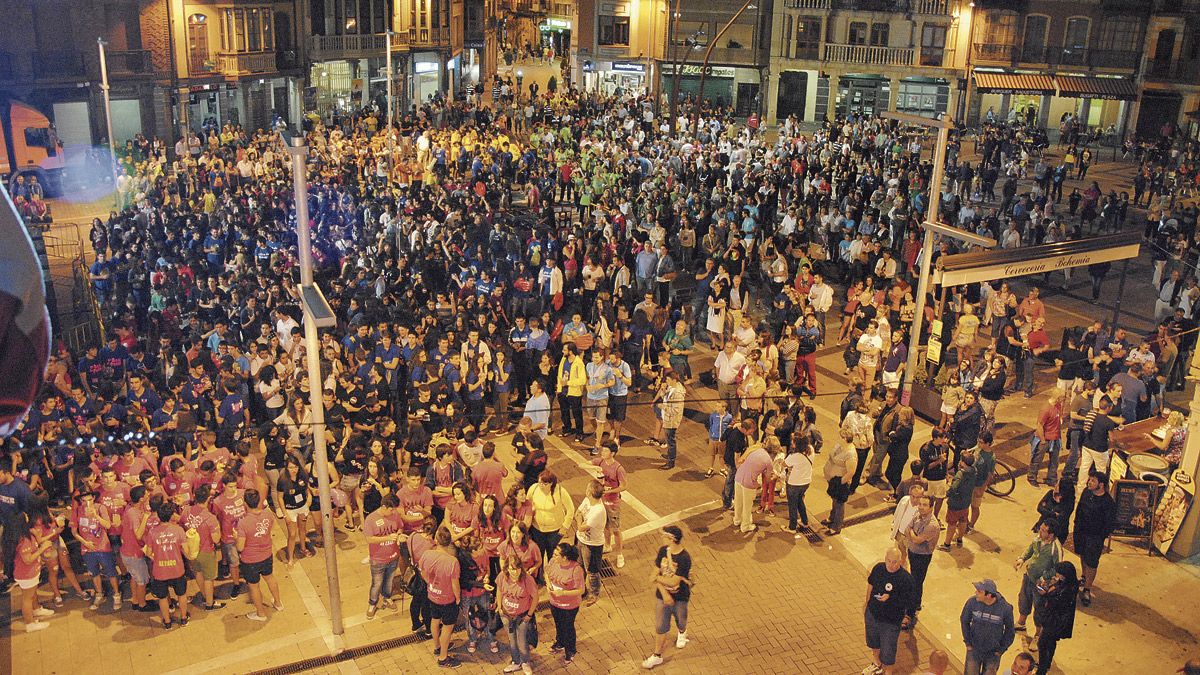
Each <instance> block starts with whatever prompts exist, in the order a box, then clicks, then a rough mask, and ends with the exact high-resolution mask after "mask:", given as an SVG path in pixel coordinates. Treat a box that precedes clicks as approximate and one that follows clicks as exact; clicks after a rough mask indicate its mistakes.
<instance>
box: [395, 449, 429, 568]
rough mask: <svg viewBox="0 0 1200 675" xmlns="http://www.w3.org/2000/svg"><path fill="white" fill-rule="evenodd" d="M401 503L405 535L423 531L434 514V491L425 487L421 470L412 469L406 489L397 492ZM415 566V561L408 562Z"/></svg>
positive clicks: (406, 482)
mask: <svg viewBox="0 0 1200 675" xmlns="http://www.w3.org/2000/svg"><path fill="white" fill-rule="evenodd" d="M396 498H397V499H398V500H399V501H400V508H399V511H398V513H399V514H400V520H401V522H402V524H403V527H404V533H405V534H412V533H414V532H416V531H418V530H420V529H421V524H422V523H424V522H425V519H426V518H428V517H429V514H430V513H432V512H433V491H432V490H430V489H429V487H428V486H427V485H425V481H424V477H423V476H422V475H421V470H420V469H418V468H416V467H412V468H410V469H409V470H408V475H407V476H405V477H404V487H402V488H400V489H399V490H397V491H396ZM408 562H409V564H415V561H412V560H410V561H408Z"/></svg>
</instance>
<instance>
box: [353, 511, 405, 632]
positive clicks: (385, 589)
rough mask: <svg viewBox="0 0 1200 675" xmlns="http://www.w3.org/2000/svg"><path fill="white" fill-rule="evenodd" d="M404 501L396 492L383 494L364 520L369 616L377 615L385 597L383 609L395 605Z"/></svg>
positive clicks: (402, 533)
mask: <svg viewBox="0 0 1200 675" xmlns="http://www.w3.org/2000/svg"><path fill="white" fill-rule="evenodd" d="M398 506H400V500H399V499H397V498H396V495H393V494H387V495H384V496H383V500H382V503H381V505H380V507H379V508H378V509H375V510H374V511H373V512H371V513H370V514H368V515H367V517H366V518H364V519H363V534H364V535H365V536H366V538H367V548H368V550H369V552H370V556H369V559H370V563H371V589H370V591H368V595H367V618H368V619H374V618H375V610H376V608H377V607H378V605H379V599H380V596H382V597H383V608H384V609H390V608H391V607H392V577H393V576H394V575H395V574H396V566H397V565H398V564H399V563H400V544H401V543H402V542H403V541H404V540H405V536H404V532H403V521H402V520H401V519H400V514H399V513H398V512H397V510H396V509H397V507H398Z"/></svg>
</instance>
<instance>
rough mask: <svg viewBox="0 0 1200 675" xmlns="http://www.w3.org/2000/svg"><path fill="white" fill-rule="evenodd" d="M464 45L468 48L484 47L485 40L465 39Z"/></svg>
mask: <svg viewBox="0 0 1200 675" xmlns="http://www.w3.org/2000/svg"><path fill="white" fill-rule="evenodd" d="M463 47H465V48H467V49H483V40H463Z"/></svg>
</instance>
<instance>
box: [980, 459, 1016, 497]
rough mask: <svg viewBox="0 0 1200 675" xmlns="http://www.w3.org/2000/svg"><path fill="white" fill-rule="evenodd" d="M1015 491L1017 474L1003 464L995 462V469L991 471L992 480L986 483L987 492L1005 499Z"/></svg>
mask: <svg viewBox="0 0 1200 675" xmlns="http://www.w3.org/2000/svg"><path fill="white" fill-rule="evenodd" d="M1015 489H1017V474H1016V472H1015V471H1013V469H1012V468H1011V467H1009V466H1008V465H1007V464H1005V463H1004V462H1001V461H1000V460H996V468H995V469H993V471H992V480H991V481H989V482H988V486H987V491H988V492H990V493H992V494H994V495H996V496H997V497H1007V496H1009V495H1011V494H1012V493H1013V490H1015Z"/></svg>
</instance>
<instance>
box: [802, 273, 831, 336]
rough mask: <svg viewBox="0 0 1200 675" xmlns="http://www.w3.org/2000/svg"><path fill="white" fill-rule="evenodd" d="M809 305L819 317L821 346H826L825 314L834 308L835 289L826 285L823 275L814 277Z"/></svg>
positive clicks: (818, 325)
mask: <svg viewBox="0 0 1200 675" xmlns="http://www.w3.org/2000/svg"><path fill="white" fill-rule="evenodd" d="M808 303H809V305H811V306H812V309H813V313H814V314H816V315H817V327H818V328H820V329H821V344H825V313H826V312H828V311H829V308H830V307H832V306H833V288H832V287H831V286H830V285H829V284H827V283H825V277H824V276H823V275H821V274H814V275H813V283H812V286H811V287H809V289H808Z"/></svg>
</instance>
